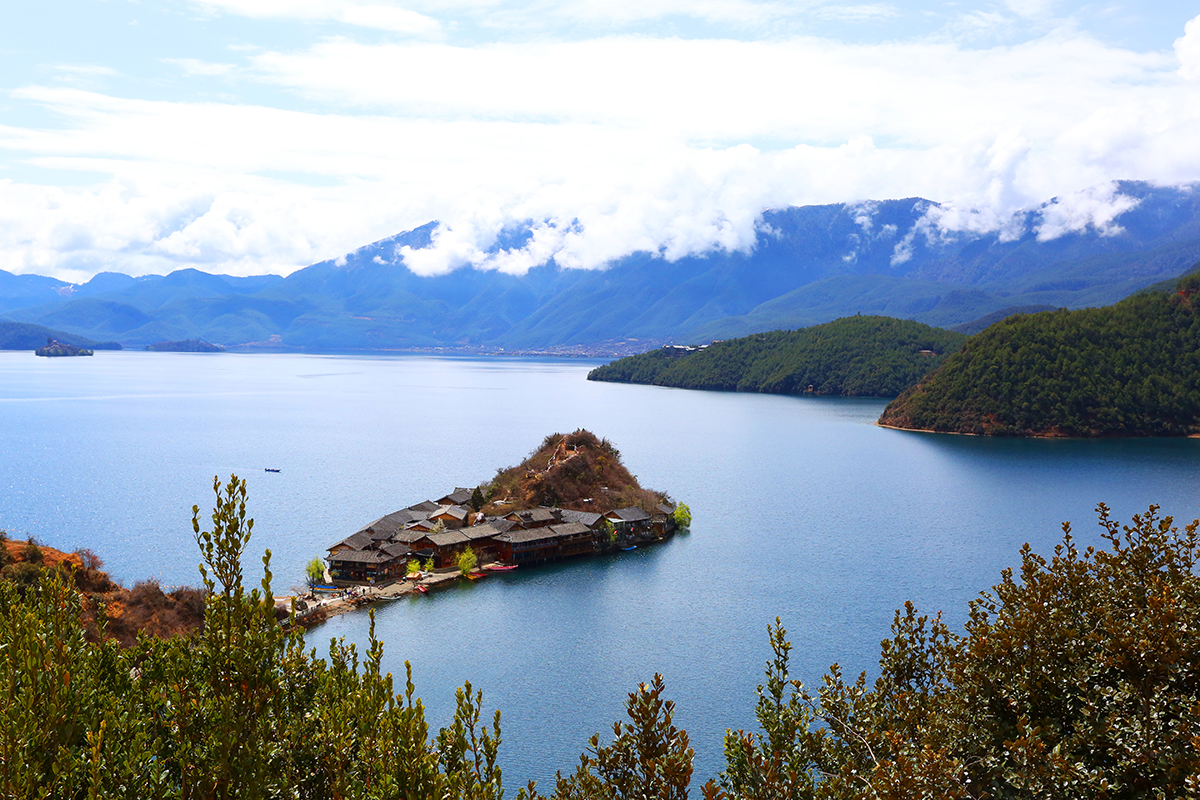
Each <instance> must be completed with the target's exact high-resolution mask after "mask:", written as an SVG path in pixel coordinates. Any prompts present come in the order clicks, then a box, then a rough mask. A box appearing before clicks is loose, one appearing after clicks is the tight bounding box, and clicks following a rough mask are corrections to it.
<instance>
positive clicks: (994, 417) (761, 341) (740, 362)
mask: <svg viewBox="0 0 1200 800" xmlns="http://www.w3.org/2000/svg"><path fill="white" fill-rule="evenodd" d="M1198 267H1200V265H1198ZM1198 290H1200V271H1197V270H1196V268H1193V272H1190V273H1188V274H1186V275H1185V276H1183V277H1182V278H1179V279H1176V280H1172V281H1167V282H1163V283H1161V284H1156V285H1154V286H1152V287H1150V288H1148V289H1146V290H1143V291H1141V292H1139V293H1137V294H1134V295H1132V296H1130V297H1127V298H1125V299H1124V300H1122V301H1120V302H1118V303H1115V304H1114V305H1111V306H1105V307H1102V308H1085V309H1079V310H1074V311H1070V310H1067V309H1058V310H1051V311H1041V312H1038V313H1014V314H1011V315H1009V316H1007V317H1005V318H1003V319H1001V320H1000V321H998V322H995V323H994V324H992V325H990V326H988V327H987V328H985V329H984V330H983V331H981V332H979V333H976V334H974V335H973V336H970V337H967V336H965V335H963V334H959V333H955V332H951V331H946V330H942V329H940V328H931V327H929V326H927V325H923V324H920V323H916V322H912V321H908V320H898V319H892V318H890V317H874V316H868V317H864V316H855V317H845V318H842V319H839V320H835V321H834V322H830V323H826V324H824V325H815V326H813V327H811V328H803V329H800V330H796V331H772V332H770V333H763V334H756V335H753V336H746V337H743V338H740V339H731V340H728V341H724V342H714V343H713V344H712V345H710V346H708V347H706V348H703V349H699V348H688V349H683V348H672V347H664V348H661V349H659V350H655V351H652V352H649V353H644V354H642V355H639V356H630V357H628V358H622V359H619V360H617V361H614V362H612V363H611V364H607V365H605V366H602V367H597V368H596V369H594V370H592V371H591V373H589V375H588V379H589V380H598V381H615V382H624V383H642V384H652V385H657V386H673V387H679V388H685V389H715V390H725V391H741V392H769V393H778V394H792V395H799V394H806V393H811V394H821V395H848V396H853V395H858V396H876V397H896V399H895V400H894V401H893V402H892V403H890V404H889V405H888V406H887V408H886V409H885V410H884V412H883V415H882V416H881V417H880V420H879V421H880V424H882V425H886V426H889V427H895V428H904V429H910V430H923V431H937V432H953V433H973V434H982V435H993V436H1057V437H1098V436H1190V435H1193V434H1197V433H1200V314H1198V313H1197V303H1200V300H1198V299H1197V296H1196V292H1197V291H1198ZM897 395H898V396H897Z"/></svg>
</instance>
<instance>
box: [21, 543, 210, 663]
mask: <svg viewBox="0 0 1200 800" xmlns="http://www.w3.org/2000/svg"><path fill="white" fill-rule="evenodd" d="M0 533H2V532H0ZM3 545H4V549H3V554H4V555H3V557H0V567H2V569H0V579H4V580H9V581H12V582H13V583H15V584H17V586H18V587H22V586H32V585H34V584H35V583H37V580H38V578H39V576H40V575H41V573H42V571H43V570H47V569H62V570H68V571H71V572H72V573H73V574H74V576H75V586H76V588H78V589H79V592H80V594H81V595H82V596H83V620H84V625H85V628H86V630H87V633H88V638H89V639H91V640H92V641H95V640H96V639H98V638H99V633H98V630H97V626H96V611H97V609H98V607H99V605H100V604H103V605H104V614H105V618H106V619H107V625H106V629H105V638H106V639H115V640H116V641H117V642H119V643H120V644H121V645H122V646H123V647H128V646H130V645H132V644H134V643H135V642H137V636H138V633H139V632H141V631H145V632H146V633H148V634H150V635H151V636H157V637H159V638H162V639H165V638H167V637H170V636H175V635H177V634H189V633H191V632H192V631H195V630H199V629H200V628H201V627H203V625H204V592H203V591H202V590H200V589H194V588H191V587H181V588H177V589H174V590H172V591H170V592H164V591H163V590H162V587H161V586H159V584H158V581H157V580H154V579H150V580H147V581H141V582H139V583H137V584H135V585H134V587H133V588H132V589H126V588H124V587H123V586H121V585H119V584H117V583H115V582H114V581H113V580H112V579H111V578H109V576H108V573H106V572H104V571H103V570H102V569H101V567H103V566H104V563H103V562H102V561H101V560H100V558H99V557H98V556H97V555H96V554H95V553H93V552H92V551H90V550H77V551H75V552H74V553H64V552H62V551H61V550H56V549H54V548H53V547H46V546H45V545H39V544H37V543H35V542H33V541H25V542H14V541H7V540H5V541H4V542H3Z"/></svg>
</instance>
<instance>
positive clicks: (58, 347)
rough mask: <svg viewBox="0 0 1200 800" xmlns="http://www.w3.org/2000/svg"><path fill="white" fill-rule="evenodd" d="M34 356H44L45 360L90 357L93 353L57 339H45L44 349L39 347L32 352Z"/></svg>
mask: <svg viewBox="0 0 1200 800" xmlns="http://www.w3.org/2000/svg"><path fill="white" fill-rule="evenodd" d="M33 354H34V355H35V356H44V357H46V358H60V357H65V356H91V355H95V353H94V352H93V351H91V350H84V349H82V348H80V347H76V346H75V345H73V344H68V343H67V342H60V341H58V340H57V339H47V340H46V346H45V347H39V348H38V349H37V350H34V351H33Z"/></svg>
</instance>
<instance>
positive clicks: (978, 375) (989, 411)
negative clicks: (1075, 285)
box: [880, 282, 1200, 436]
mask: <svg viewBox="0 0 1200 800" xmlns="http://www.w3.org/2000/svg"><path fill="white" fill-rule="evenodd" d="M1180 285H1181V286H1183V282H1181V284H1180ZM880 422H881V423H882V424H885V425H891V426H894V427H899V428H910V429H918V430H933V431H951V432H962V433H977V434H992V435H1000V436H1028V435H1059V436H1184V435H1188V434H1191V433H1194V432H1196V431H1198V430H1200V314H1197V313H1196V307H1195V298H1194V297H1192V296H1191V295H1190V294H1189V290H1187V289H1186V288H1184V289H1181V290H1180V292H1178V293H1171V294H1167V293H1162V292H1147V293H1143V294H1138V295H1134V296H1132V297H1129V298H1127V299H1125V300H1122V301H1121V302H1120V303H1117V304H1116V305H1112V306H1108V307H1105V308H1087V309H1081V310H1078V311H1068V310H1066V309H1060V310H1058V311H1050V312H1043V313H1041V314H1030V315H1017V316H1015V317H1010V318H1008V319H1006V320H1004V321H1002V322H1000V323H997V324H996V325H993V326H992V327H990V328H988V329H987V330H985V331H984V332H982V333H980V334H978V335H977V336H975V337H972V339H971V340H970V342H969V343H968V344H967V345H965V346H964V347H963V349H962V350H961V351H959V352H958V353H957V354H955V355H953V356H951V357H950V358H949V359H947V360H946V363H945V364H944V365H942V367H941V368H940V369H938V370H937V371H936V372H933V373H931V374H930V375H928V376H926V377H925V378H924V379H923V380H922V381H921V382H920V383H919V384H918V385H917V386H915V387H913V388H911V389H909V390H908V391H906V392H904V393H903V394H902V395H900V397H898V398H896V400H894V401H893V402H892V403H891V404H890V405H889V406H888V407H887V408H886V409H885V410H884V412H883V416H882V417H880Z"/></svg>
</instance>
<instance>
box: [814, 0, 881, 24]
mask: <svg viewBox="0 0 1200 800" xmlns="http://www.w3.org/2000/svg"><path fill="white" fill-rule="evenodd" d="M813 16H815V17H817V18H819V19H832V20H846V21H850V22H865V21H868V20H870V21H876V20H883V19H893V18H895V17H898V16H900V9H898V8H896V6H894V5H892V4H891V3H860V4H858V5H843V4H841V3H835V4H832V5H827V6H821V7H819V8H817V9H816V10H814V11H813Z"/></svg>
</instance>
